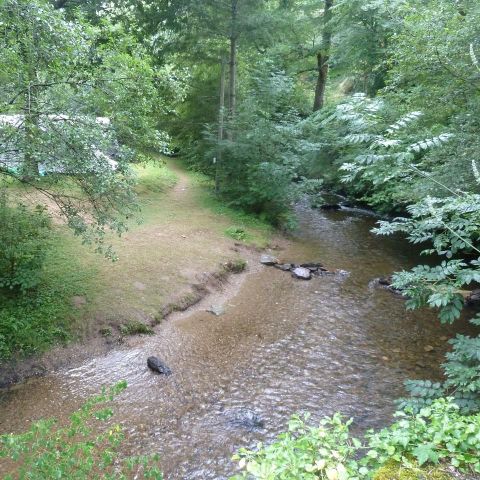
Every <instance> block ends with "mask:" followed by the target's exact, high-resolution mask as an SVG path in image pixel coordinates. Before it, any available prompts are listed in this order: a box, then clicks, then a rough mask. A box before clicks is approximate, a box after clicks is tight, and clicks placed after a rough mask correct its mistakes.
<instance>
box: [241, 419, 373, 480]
mask: <svg viewBox="0 0 480 480" xmlns="http://www.w3.org/2000/svg"><path fill="white" fill-rule="evenodd" d="M306 419H308V416H306V417H305V418H301V417H299V416H293V417H292V419H291V420H290V422H289V425H288V432H287V433H283V434H281V435H280V436H279V437H278V438H277V440H276V441H275V442H274V443H272V444H271V445H267V446H264V445H263V444H261V443H260V444H258V446H257V450H256V451H250V450H246V449H241V450H240V451H239V452H238V454H237V455H235V456H234V460H239V466H240V468H242V469H243V470H245V472H244V473H243V474H240V475H237V476H235V477H232V478H233V479H241V478H250V479H253V478H256V479H261V480H274V479H275V480H277V479H278V480H294V479H305V480H308V479H311V480H314V479H318V478H321V479H328V480H347V479H349V480H356V479H359V478H364V475H365V473H366V471H367V470H366V469H365V468H361V467H359V465H358V463H357V461H356V460H355V459H354V458H355V451H356V449H358V448H360V445H361V444H360V442H359V441H358V440H356V439H354V438H350V435H349V425H350V424H351V420H350V421H347V422H344V421H343V419H342V417H341V416H340V415H339V414H336V415H334V416H333V417H331V418H324V419H323V420H321V422H320V425H319V426H318V427H310V426H307V425H306V424H305V421H304V420H306Z"/></svg>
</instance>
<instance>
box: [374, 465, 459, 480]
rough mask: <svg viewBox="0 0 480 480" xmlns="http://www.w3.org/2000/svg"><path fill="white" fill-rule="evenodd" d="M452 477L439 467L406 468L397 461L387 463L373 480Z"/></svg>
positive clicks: (423, 479) (435, 479)
mask: <svg viewBox="0 0 480 480" xmlns="http://www.w3.org/2000/svg"><path fill="white" fill-rule="evenodd" d="M452 478H453V477H451V476H450V475H449V474H447V473H446V472H444V471H442V469H441V468H439V467H433V466H426V467H422V468H419V467H412V468H408V467H405V466H403V465H400V464H399V463H397V462H389V463H387V464H386V465H384V466H383V467H382V468H380V469H379V470H378V471H377V472H376V473H375V474H374V476H373V480H452Z"/></svg>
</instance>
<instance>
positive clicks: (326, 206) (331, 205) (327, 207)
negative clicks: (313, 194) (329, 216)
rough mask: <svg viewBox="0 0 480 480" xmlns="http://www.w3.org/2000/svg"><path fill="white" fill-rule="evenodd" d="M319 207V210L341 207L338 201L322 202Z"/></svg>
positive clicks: (338, 208)
mask: <svg viewBox="0 0 480 480" xmlns="http://www.w3.org/2000/svg"><path fill="white" fill-rule="evenodd" d="M319 208H320V210H340V209H341V208H342V207H341V205H339V204H338V203H324V204H323V205H320V207H319Z"/></svg>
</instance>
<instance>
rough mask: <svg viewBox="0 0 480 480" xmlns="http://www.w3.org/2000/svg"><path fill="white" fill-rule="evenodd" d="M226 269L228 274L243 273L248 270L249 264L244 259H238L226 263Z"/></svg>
mask: <svg viewBox="0 0 480 480" xmlns="http://www.w3.org/2000/svg"><path fill="white" fill-rule="evenodd" d="M224 268H225V270H226V271H227V272H231V273H242V272H244V271H245V269H246V268H247V262H246V260H244V259H243V258H237V259H235V260H230V261H228V262H227V263H225V264H224Z"/></svg>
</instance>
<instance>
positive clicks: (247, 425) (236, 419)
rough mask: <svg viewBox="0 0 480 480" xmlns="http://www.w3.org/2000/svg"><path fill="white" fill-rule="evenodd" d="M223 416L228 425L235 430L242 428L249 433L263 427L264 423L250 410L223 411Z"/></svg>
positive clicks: (234, 409) (233, 409)
mask: <svg viewBox="0 0 480 480" xmlns="http://www.w3.org/2000/svg"><path fill="white" fill-rule="evenodd" d="M224 414H225V416H226V417H227V422H228V424H229V425H230V426H232V427H235V428H244V429H246V430H248V431H250V432H251V431H252V430H255V429H257V428H263V427H264V426H265V422H264V421H263V420H262V419H261V418H260V416H259V415H258V414H257V413H255V412H254V411H253V410H252V409H250V408H244V407H240V408H231V409H227V410H225V412H224Z"/></svg>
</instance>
